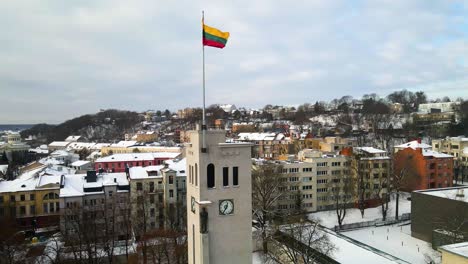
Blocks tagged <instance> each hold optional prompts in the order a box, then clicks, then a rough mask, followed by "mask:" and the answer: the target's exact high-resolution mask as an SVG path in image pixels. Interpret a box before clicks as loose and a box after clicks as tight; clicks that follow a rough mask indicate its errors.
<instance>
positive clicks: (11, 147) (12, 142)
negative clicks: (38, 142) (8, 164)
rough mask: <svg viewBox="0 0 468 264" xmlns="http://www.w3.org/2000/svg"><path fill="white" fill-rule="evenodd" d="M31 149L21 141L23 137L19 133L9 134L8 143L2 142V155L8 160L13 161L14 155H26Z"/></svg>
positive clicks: (0, 151) (0, 143) (0, 145)
mask: <svg viewBox="0 0 468 264" xmlns="http://www.w3.org/2000/svg"><path fill="white" fill-rule="evenodd" d="M30 148H31V147H30V146H29V145H28V144H26V143H24V142H22V141H21V135H20V134H19V133H17V132H11V133H8V134H7V142H0V154H3V153H5V154H6V155H7V158H8V159H9V160H11V159H12V158H13V155H14V154H13V153H15V154H19V155H23V156H24V155H25V154H26V153H27V152H28V151H29V149H30Z"/></svg>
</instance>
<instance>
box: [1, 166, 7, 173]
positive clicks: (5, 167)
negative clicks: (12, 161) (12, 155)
mask: <svg viewBox="0 0 468 264" xmlns="http://www.w3.org/2000/svg"><path fill="white" fill-rule="evenodd" d="M7 170H8V164H5V165H0V172H1V173H3V174H5V173H6V171H7Z"/></svg>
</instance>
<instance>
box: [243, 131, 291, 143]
mask: <svg viewBox="0 0 468 264" xmlns="http://www.w3.org/2000/svg"><path fill="white" fill-rule="evenodd" d="M284 139H286V137H285V136H284V134H283V133H278V134H276V133H239V135H238V140H246V141H262V140H284Z"/></svg>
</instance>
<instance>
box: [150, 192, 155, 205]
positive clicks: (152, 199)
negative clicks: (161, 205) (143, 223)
mask: <svg viewBox="0 0 468 264" xmlns="http://www.w3.org/2000/svg"><path fill="white" fill-rule="evenodd" d="M154 196H155V195H154V194H153V195H150V203H152V204H154Z"/></svg>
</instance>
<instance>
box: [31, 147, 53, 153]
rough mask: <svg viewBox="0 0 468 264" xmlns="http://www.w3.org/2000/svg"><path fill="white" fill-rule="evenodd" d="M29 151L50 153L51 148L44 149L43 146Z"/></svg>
mask: <svg viewBox="0 0 468 264" xmlns="http://www.w3.org/2000/svg"><path fill="white" fill-rule="evenodd" d="M29 152H35V153H37V154H49V150H48V149H43V148H41V147H37V148H33V149H29Z"/></svg>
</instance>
